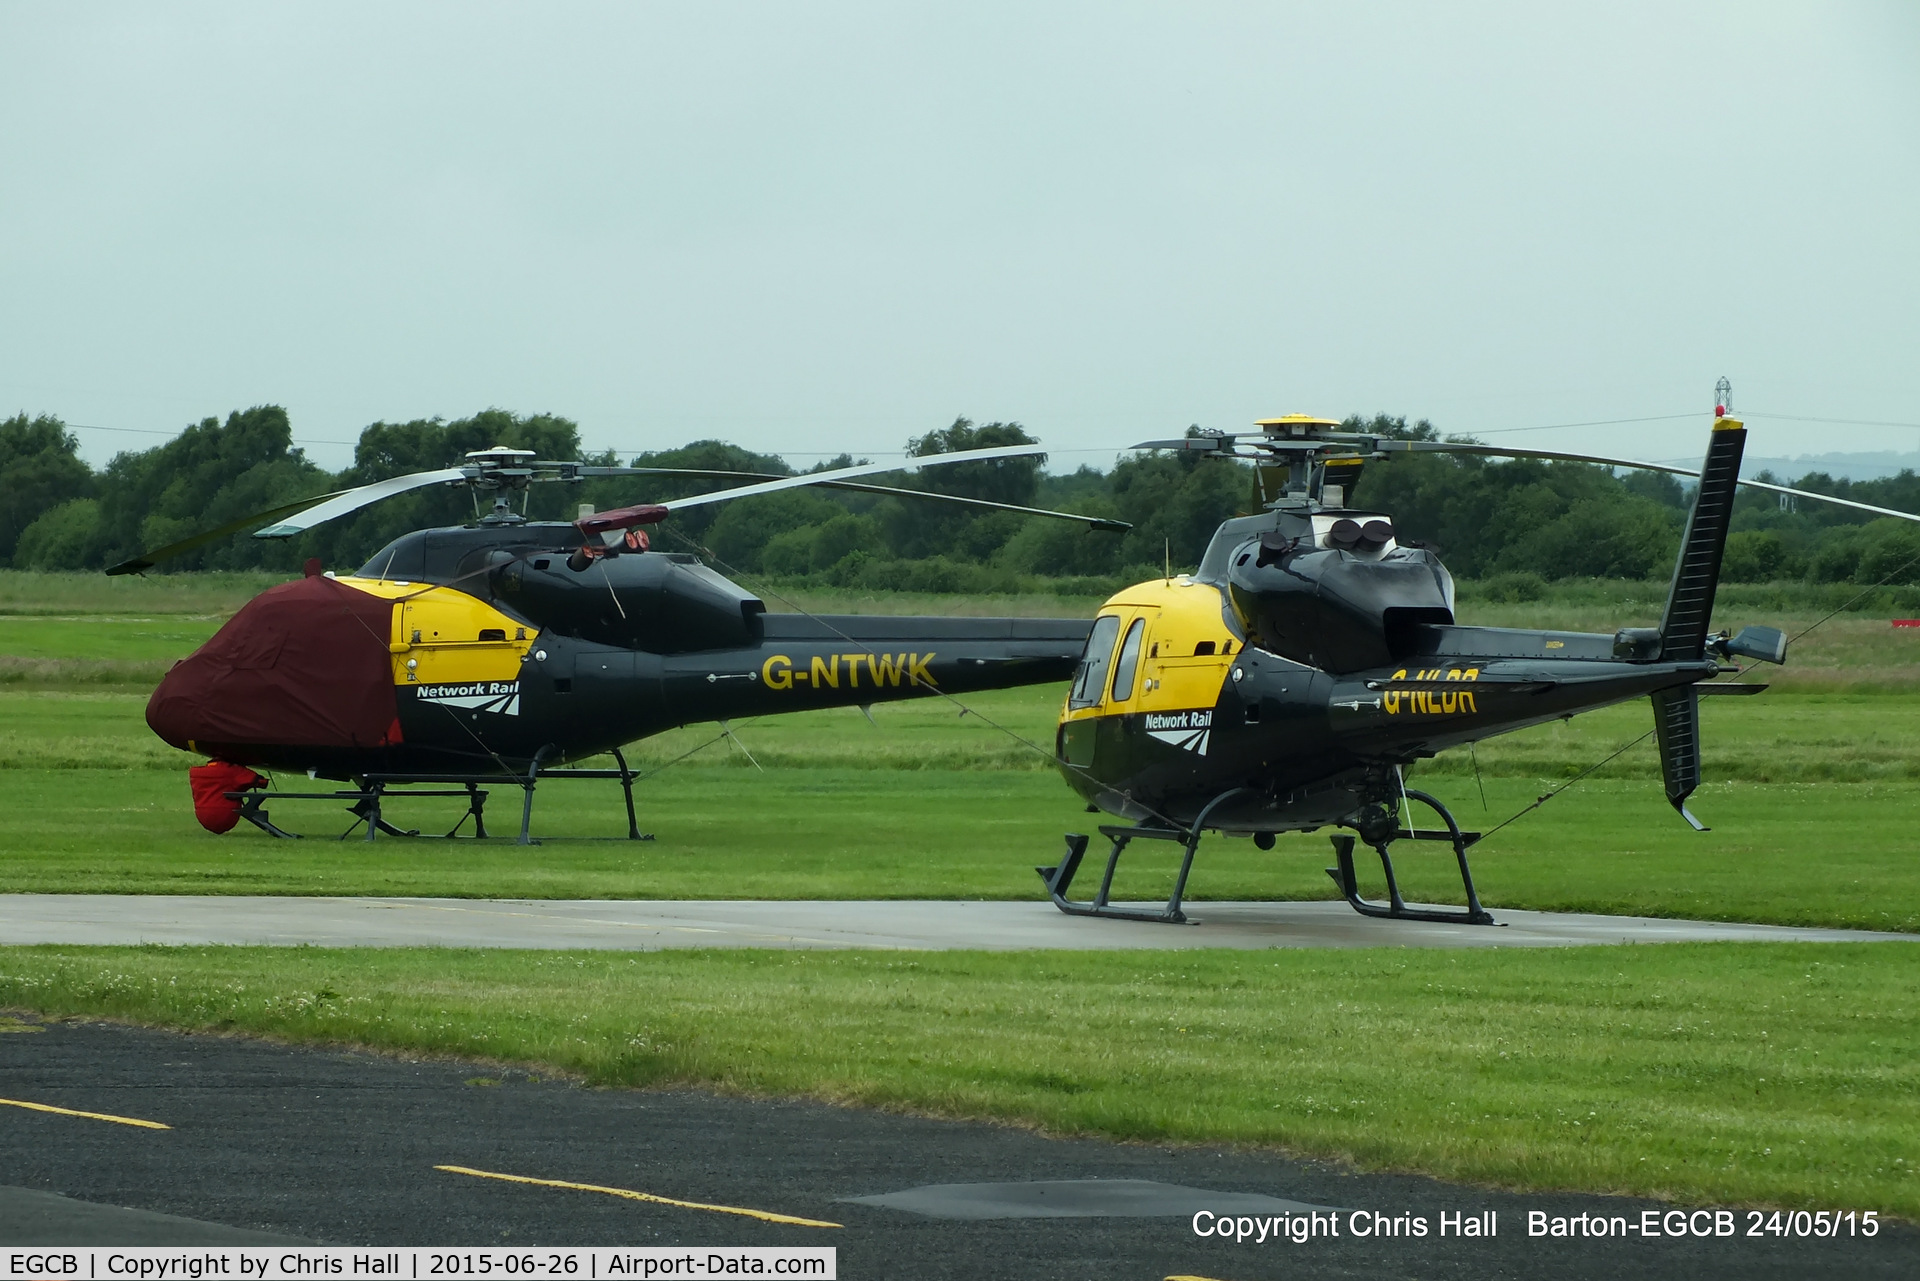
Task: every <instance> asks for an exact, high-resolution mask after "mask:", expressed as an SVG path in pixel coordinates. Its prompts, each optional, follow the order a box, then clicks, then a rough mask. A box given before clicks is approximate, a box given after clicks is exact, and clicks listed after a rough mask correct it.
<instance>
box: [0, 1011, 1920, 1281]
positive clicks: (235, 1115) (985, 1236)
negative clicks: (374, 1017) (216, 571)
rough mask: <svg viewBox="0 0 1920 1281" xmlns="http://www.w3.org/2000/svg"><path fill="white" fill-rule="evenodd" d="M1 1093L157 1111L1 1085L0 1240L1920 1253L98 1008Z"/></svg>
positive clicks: (1616, 1272)
mask: <svg viewBox="0 0 1920 1281" xmlns="http://www.w3.org/2000/svg"><path fill="white" fill-rule="evenodd" d="M0 1098H4V1099H8V1100H15V1101H21V1100H26V1101H35V1102H38V1103H41V1104H43V1105H51V1106H54V1107H61V1108H67V1109H71V1110H72V1111H73V1112H83V1111H84V1112H94V1113H99V1114H102V1115H108V1116H117V1117H122V1118H128V1119H144V1120H148V1121H157V1122H159V1123H161V1124H163V1125H165V1126H168V1127H170V1128H167V1129H155V1128H151V1127H147V1126H137V1125H128V1124H124V1123H121V1122H116V1121H109V1120H101V1119H94V1118H89V1117H86V1116H76V1115H71V1114H67V1113H58V1112H44V1111H30V1110H25V1109H22V1108H19V1107H14V1106H5V1105H0V1183H4V1184H6V1185H9V1186H6V1187H0V1245H27V1244H68V1245H84V1244H143V1243H145V1244H156V1245H158V1244H169V1245H189V1244H194V1243H204V1244H218V1243H225V1244H243V1243H264V1242H263V1241H262V1238H261V1237H260V1236H253V1235H247V1236H243V1235H242V1234H267V1235H269V1236H270V1237H274V1238H280V1239H286V1238H303V1239H306V1240H311V1241H317V1242H324V1243H329V1244H340V1245H353V1244H369V1245H371V1244H382V1243H392V1244H401V1245H468V1246H471V1245H489V1244H492V1245H534V1244H551V1245H599V1246H619V1245H633V1246H643V1245H692V1246H728V1245H773V1244H800V1245H833V1246H835V1247H837V1248H838V1250H839V1269H840V1272H839V1274H840V1275H841V1276H843V1277H848V1278H864V1277H875V1278H878V1277H889V1278H891V1277H914V1278H928V1279H929V1281H938V1279H939V1278H956V1279H957V1278H969V1279H974V1278H998V1277H1005V1278H1020V1279H1021V1281H1040V1279H1043V1278H1091V1277H1102V1278H1108V1277H1112V1278H1139V1279H1140V1281H1160V1279H1161V1278H1165V1277H1168V1276H1175V1275H1187V1276H1200V1277H1219V1278H1235V1279H1237V1281H1253V1279H1254V1278H1262V1277H1410V1276H1419V1277H1425V1278H1463V1279H1464V1278H1469V1277H1470V1278H1474V1279H1475V1281H1480V1279H1482V1278H1489V1277H1540V1276H1553V1277H1616V1276H1625V1275H1632V1276H1637V1277H1650V1278H1675V1279H1676V1281H1681V1279H1684V1281H1700V1279H1701V1278H1709V1277H1723V1276H1725V1277H1734V1276H1737V1277H1742V1278H1770V1277H1779V1278H1786V1277H1793V1278H1804V1277H1825V1276H1833V1277H1848V1278H1877V1277H1911V1276H1915V1275H1920V1231H1917V1230H1915V1229H1914V1228H1912V1227H1909V1226H1905V1225H1899V1224H1892V1225H1888V1226H1886V1227H1884V1228H1883V1229H1882V1230H1881V1232H1880V1234H1879V1235H1878V1236H1877V1237H1875V1238H1873V1239H1871V1240H1860V1239H1855V1240H1850V1241H1833V1240H1805V1241H1793V1240H1788V1241H1779V1240H1775V1239H1771V1238H1748V1237H1745V1236H1744V1235H1735V1236H1732V1237H1725V1238H1712V1237H1710V1238H1707V1239H1704V1240H1696V1239H1678V1240H1674V1239H1667V1240H1640V1239H1637V1238H1628V1239H1626V1240H1624V1241H1622V1240H1619V1239H1606V1240H1583V1241H1578V1242H1567V1241H1552V1240H1541V1239H1532V1240H1530V1239H1529V1238H1528V1237H1527V1235H1526V1231H1525V1224H1526V1218H1527V1213H1528V1212H1529V1211H1532V1210H1539V1211H1542V1212H1544V1213H1548V1214H1550V1215H1555V1216H1572V1215H1578V1214H1581V1213H1587V1214H1604V1215H1607V1216H1621V1217H1623V1218H1625V1219H1629V1220H1631V1221H1633V1222H1636V1223H1637V1222H1639V1221H1640V1215H1641V1212H1642V1211H1643V1210H1647V1209H1655V1210H1665V1209H1667V1207H1664V1206H1659V1205H1657V1204H1656V1203H1652V1202H1644V1201H1638V1200H1630V1199H1626V1198H1609V1197H1592V1196H1581V1197H1574V1196H1558V1195H1556V1196H1514V1195H1507V1194H1501V1193H1494V1192H1487V1191H1483V1190H1480V1189H1474V1188H1466V1187H1459V1186H1454V1185H1449V1184H1444V1183H1440V1182H1437V1181H1434V1180H1431V1179H1423V1178H1414V1177H1409V1176H1403V1175H1359V1174H1354V1173H1351V1172H1349V1171H1345V1170H1342V1169H1340V1168H1337V1167H1334V1166H1330V1165H1324V1164H1319V1163H1314V1162H1303V1161H1293V1160H1288V1159H1286V1158H1284V1157H1280V1156H1277V1155H1274V1154H1272V1153H1264V1152H1253V1151H1243V1150H1232V1149H1221V1148H1198V1147H1196V1148H1166V1147H1157V1146H1152V1145H1147V1144H1115V1143H1106V1142H1100V1141H1093V1140H1058V1139H1048V1138H1044V1137H1042V1136H1040V1135H1036V1134H1033V1133H1030V1132H1028V1131H1025V1130H1020V1129H1015V1128H1011V1127H1002V1126H990V1125H980V1124H971V1123H962V1122H951V1121H936V1120H928V1119H924V1118H917V1117H908V1116H893V1115H888V1114H885V1113H880V1112H873V1111H863V1110H856V1109H850V1108H834V1107H828V1106H825V1105H822V1104H815V1103H796V1102H778V1101H766V1100H747V1099H727V1098H718V1097H714V1096H712V1095H705V1094H697V1093H690V1092H651V1091H631V1090H592V1089H584V1088H579V1087H576V1086H572V1085H569V1084H566V1083H564V1082H552V1081H536V1080H534V1079H531V1078H529V1077H528V1076H527V1074H525V1073H523V1072H519V1071H505V1070H502V1069H501V1068H499V1067H497V1066H487V1065H481V1064H472V1063H454V1062H444V1061H437V1062H427V1063H414V1062H403V1061H399V1060H395V1059H385V1058H376V1057H373V1056H368V1055H362V1054H355V1053H347V1052H341V1051H326V1050H301V1049H292V1048H288V1047H285V1046H278V1045H271V1044H266V1043H262V1042H258V1041H249V1040H243V1039H239V1038H232V1037H220V1036H187V1035H181V1034H178V1033H171V1032H160V1031H152V1030H146V1029H136V1028H124V1027H116V1026H111V1025H103V1024H87V1023H53V1024H47V1025H45V1026H43V1027H41V1028H40V1030H37V1031H26V1032H22V1033H18V1034H12V1035H0ZM443 1166H457V1167H461V1168H462V1170H464V1171H466V1172H459V1171H449V1170H445V1169H440V1168H436V1167H443ZM480 1171H484V1172H490V1173H504V1174H510V1175H515V1176H519V1177H521V1178H525V1179H538V1180H548V1181H560V1182H572V1183H585V1184H591V1185H595V1186H597V1187H602V1188H620V1189H627V1190H631V1191H640V1192H645V1193H648V1194H651V1195H653V1196H657V1197H664V1198H670V1199H672V1200H678V1201H692V1202H700V1203H703V1204H704V1205H706V1206H708V1207H726V1209H724V1210H723V1209H714V1208H706V1209H699V1208H690V1207H687V1206H683V1205H673V1204H666V1203H662V1202H657V1201H655V1202H638V1201H634V1200H629V1199H624V1198H619V1197H615V1196H609V1195H605V1194H603V1193H600V1192H594V1191H580V1190H573V1189H568V1188H561V1187H554V1186H548V1185H542V1184H533V1183H513V1182H505V1181H501V1180H498V1179H490V1178H482V1177H476V1176H475V1173H474V1172H480ZM1209 1200H1214V1201H1217V1203H1218V1205H1219V1208H1220V1210H1221V1211H1222V1212H1226V1211H1228V1210H1231V1211H1233V1212H1235V1213H1244V1214H1253V1213H1260V1214H1271V1213H1274V1212H1275V1211H1278V1210H1284V1209H1286V1208H1288V1207H1298V1206H1302V1205H1304V1206H1331V1207H1340V1208H1341V1209H1342V1211H1343V1213H1342V1217H1341V1223H1342V1224H1343V1225H1350V1224H1351V1219H1350V1217H1349V1216H1350V1215H1351V1213H1352V1212H1353V1211H1355V1210H1361V1211H1370V1212H1377V1213H1380V1214H1383V1215H1386V1216H1388V1217H1393V1216H1398V1215H1422V1216H1425V1217H1426V1218H1427V1221H1428V1224H1429V1235H1428V1236H1427V1237H1426V1238H1425V1239H1424V1240H1408V1239H1404V1238H1389V1239H1385V1240H1381V1239H1355V1238H1354V1237H1353V1235H1352V1234H1351V1232H1350V1231H1348V1230H1346V1228H1345V1227H1344V1226H1343V1231H1342V1234H1341V1235H1340V1237H1339V1238H1337V1239H1333V1238H1326V1237H1322V1238H1319V1239H1317V1240H1314V1241H1311V1242H1309V1243H1307V1244H1304V1245H1294V1244H1291V1243H1278V1244H1276V1243H1274V1242H1272V1241H1269V1242H1267V1243H1266V1244H1264V1245H1261V1244H1255V1243H1254V1242H1252V1241H1248V1242H1246V1243H1244V1244H1235V1243H1231V1242H1228V1243H1223V1242H1220V1241H1217V1240H1213V1239H1200V1238H1196V1237H1195V1236H1194V1233H1193V1230H1192V1227H1191V1217H1190V1216H1191V1213H1192V1210H1193V1207H1194V1206H1195V1205H1196V1204H1205V1203H1207V1202H1208V1201H1209ZM116 1207H119V1208H116ZM1487 1210H1492V1211H1495V1212H1496V1213H1497V1215H1498V1218H1497V1225H1498V1229H1499V1231H1498V1235H1497V1236H1496V1237H1494V1238H1493V1239H1491V1240H1473V1239H1465V1240H1463V1239H1461V1238H1458V1237H1448V1238H1445V1239H1442V1238H1439V1237H1438V1236H1437V1235H1434V1234H1433V1232H1434V1230H1435V1228H1436V1226H1437V1224H1438V1222H1439V1216H1440V1214H1441V1213H1443V1212H1465V1213H1475V1212H1484V1211H1487ZM728 1211H748V1212H757V1213H761V1214H766V1213H772V1214H777V1215H784V1216H787V1217H788V1218H789V1219H809V1220H814V1221H817V1222H820V1223H831V1224H838V1225H840V1226H838V1227H815V1226H806V1225H804V1224H796V1223H791V1222H785V1223H783V1222H769V1221H766V1220H765V1219H762V1218H757V1217H753V1213H736V1212H728ZM1010 1216H1011V1217H1010ZM1743 1221H1744V1219H1743Z"/></svg>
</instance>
